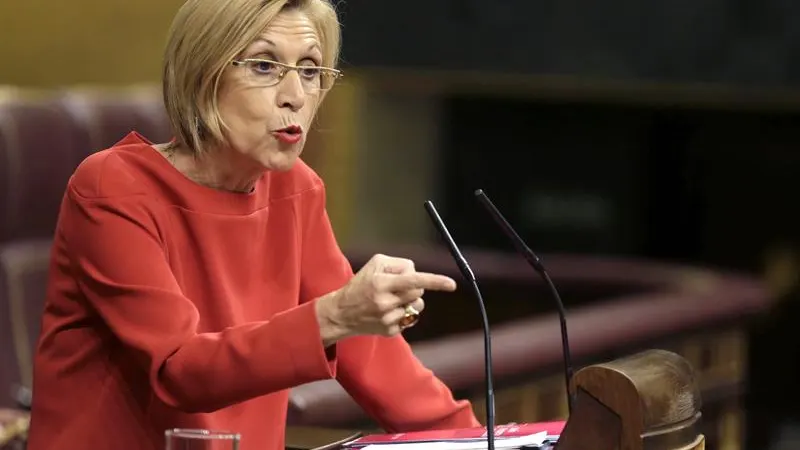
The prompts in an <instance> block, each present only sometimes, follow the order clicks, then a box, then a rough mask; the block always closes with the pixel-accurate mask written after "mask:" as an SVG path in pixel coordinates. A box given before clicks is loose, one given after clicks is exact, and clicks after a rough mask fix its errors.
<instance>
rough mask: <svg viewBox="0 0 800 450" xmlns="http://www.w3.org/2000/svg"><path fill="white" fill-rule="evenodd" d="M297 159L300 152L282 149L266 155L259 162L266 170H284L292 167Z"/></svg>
mask: <svg viewBox="0 0 800 450" xmlns="http://www.w3.org/2000/svg"><path fill="white" fill-rule="evenodd" d="M298 159H300V152H291V151H283V152H278V153H273V154H271V155H269V156H267V157H266V158H264V160H262V162H261V163H262V165H263V166H264V168H265V169H267V170H273V171H276V172H286V171H289V170H291V169H292V167H294V165H295V163H296V162H297V160H298Z"/></svg>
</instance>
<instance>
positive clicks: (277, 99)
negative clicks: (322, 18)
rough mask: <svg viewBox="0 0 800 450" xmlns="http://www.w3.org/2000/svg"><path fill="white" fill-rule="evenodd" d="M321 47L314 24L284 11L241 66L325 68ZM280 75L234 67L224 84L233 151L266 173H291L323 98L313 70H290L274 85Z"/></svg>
mask: <svg viewBox="0 0 800 450" xmlns="http://www.w3.org/2000/svg"><path fill="white" fill-rule="evenodd" d="M320 46H321V44H320V41H319V36H318V35H317V32H316V30H315V28H314V26H313V23H312V22H311V20H310V19H309V18H308V17H307V16H306V15H305V14H304V13H303V12H301V11H298V10H285V11H283V12H281V13H280V14H279V15H278V16H277V17H276V18H275V19H274V20H273V21H272V23H271V24H270V25H269V27H268V28H267V29H266V30H265V31H264V32H263V33H262V34H261V36H260V37H259V38H258V39H257V40H256V41H255V42H253V43H252V44H251V45H250V46H249V47H248V48H247V49H246V50H245V51H244V52H243V53H242V54H241V55H240V56H239V57H238V61H245V60H247V59H251V60H252V59H256V60H270V61H276V62H278V63H283V64H288V65H291V66H301V67H302V66H321V65H322V53H321V49H320ZM280 71H281V67H280V66H277V65H274V64H270V63H266V62H253V61H250V62H248V63H245V64H240V65H237V66H233V65H232V66H231V67H230V68H229V69H227V70H226V71H225V72H224V74H223V76H222V80H221V83H220V92H219V97H218V102H219V111H220V115H221V117H222V120H223V121H224V122H225V123H226V124H227V125H228V128H229V129H228V130H227V135H226V137H227V139H228V142H229V143H230V145H231V147H232V148H231V149H229V150H231V151H233V153H234V155H235V157H236V158H237V159H244V160H249V161H250V162H251V163H254V164H252V165H253V166H254V168H255V167H256V166H257V167H258V168H260V169H261V170H263V169H268V170H279V171H283V170H289V169H291V167H292V166H293V165H294V163H295V161H296V160H297V158H298V157H299V156H300V153H301V152H302V150H303V146H304V145H305V142H306V137H307V136H308V130H309V127H310V126H311V121H312V120H313V118H314V114H315V112H316V110H317V107H318V106H319V102H320V100H321V98H322V93H321V92H320V91H319V86H320V84H319V83H320V82H319V75H318V74H317V75H315V71H314V70H305V71H303V70H300V71H297V70H290V71H288V72H286V73H285V75H284V76H283V77H282V78H280V79H278V80H277V84H273V83H275V82H276V81H275V80H276V78H277V75H276V74H279V73H280ZM242 157H244V158H242Z"/></svg>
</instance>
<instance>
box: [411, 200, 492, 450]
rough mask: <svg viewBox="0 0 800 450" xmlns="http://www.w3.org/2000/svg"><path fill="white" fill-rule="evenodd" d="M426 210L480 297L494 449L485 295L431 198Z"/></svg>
mask: <svg viewBox="0 0 800 450" xmlns="http://www.w3.org/2000/svg"><path fill="white" fill-rule="evenodd" d="M425 210H426V211H428V215H429V216H430V218H431V221H432V222H433V225H434V226H435V227H436V229H437V230H439V234H441V236H442V239H443V240H444V241H445V243H446V244H447V248H448V249H449V250H450V254H451V255H453V259H454V260H455V261H456V264H457V265H458V270H459V271H460V272H461V275H463V276H464V278H466V279H467V281H469V283H470V285H471V286H472V290H473V292H474V293H475V297H476V298H477V299H478V306H479V307H480V309H481V318H482V319H483V358H484V361H483V365H484V368H485V370H486V441H487V442H486V445H487V447H488V450H494V383H493V382H492V379H493V376H492V335H491V333H490V332H489V316H488V315H487V314H486V304H485V303H484V302H483V295H482V294H481V290H480V288H479V287H478V280H476V279H475V274H474V273H473V272H472V269H471V268H470V267H469V263H467V260H466V258H464V255H462V254H461V250H459V249H458V246H457V245H456V241H454V240H453V237H452V236H451V235H450V232H449V231H447V226H446V225H445V224H444V221H442V218H441V217H439V213H438V212H437V211H436V207H435V206H433V202H431V201H430V200H429V201H427V202H425Z"/></svg>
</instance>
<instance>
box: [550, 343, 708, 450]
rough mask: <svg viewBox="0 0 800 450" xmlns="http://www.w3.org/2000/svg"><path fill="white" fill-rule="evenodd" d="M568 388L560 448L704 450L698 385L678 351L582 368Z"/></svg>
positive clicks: (650, 353)
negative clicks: (570, 403) (571, 400)
mask: <svg viewBox="0 0 800 450" xmlns="http://www.w3.org/2000/svg"><path fill="white" fill-rule="evenodd" d="M571 391H572V393H573V394H574V395H575V404H574V407H573V411H572V414H571V415H570V418H569V420H568V421H567V425H566V426H565V428H564V432H563V433H562V435H561V438H560V439H559V444H558V449H559V450H575V449H587V448H592V449H596V450H677V449H684V448H702V445H703V442H704V439H703V438H702V435H701V434H700V432H699V429H698V425H699V420H700V417H701V413H700V407H701V400H700V389H699V387H698V385H697V380H696V378H695V374H694V370H693V369H692V366H691V365H690V364H689V362H688V361H686V359H684V358H683V357H681V356H680V355H678V354H676V353H672V352H668V351H665V350H648V351H645V352H642V353H638V354H636V355H633V356H629V357H626V358H622V359H618V360H615V361H612V362H608V363H603V364H597V365H593V366H589V367H586V368H584V369H581V370H580V371H578V373H576V374H575V376H574V377H573V380H572V386H571ZM698 446H699V447H698Z"/></svg>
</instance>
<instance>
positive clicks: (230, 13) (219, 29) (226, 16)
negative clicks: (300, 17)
mask: <svg viewBox="0 0 800 450" xmlns="http://www.w3.org/2000/svg"><path fill="white" fill-rule="evenodd" d="M288 8H292V9H298V10H300V11H302V12H304V13H305V14H306V15H307V16H308V17H309V19H311V21H312V22H313V24H314V27H315V28H316V31H317V33H318V34H319V38H320V45H321V47H322V49H321V50H322V65H323V66H326V67H336V66H337V64H338V59H339V46H340V41H341V29H340V25H339V21H338V18H337V15H336V10H335V9H334V7H333V5H332V4H331V3H330V0H225V1H219V0H187V1H186V3H184V4H183V6H181V8H180V10H178V13H177V15H176V16H175V19H174V20H173V22H172V27H171V28H170V31H169V38H168V40H167V47H166V51H165V54H164V64H163V74H162V76H163V95H164V104H165V106H166V109H167V115H168V116H169V120H170V122H171V124H172V129H173V133H174V135H175V140H176V142H175V144H176V145H180V146H185V147H187V148H189V149H191V150H192V152H193V153H194V154H200V153H202V152H203V151H205V149H206V147H205V145H204V144H205V143H207V142H208V141H211V142H214V143H218V144H224V143H225V137H224V134H223V128H224V127H225V124H224V123H223V121H222V118H221V117H220V114H219V109H218V104H217V95H218V92H219V84H220V79H221V77H222V73H223V72H224V71H225V69H226V68H228V67H229V66H230V65H231V61H233V60H234V59H236V58H237V57H238V56H239V55H240V54H241V53H242V52H243V51H244V50H245V49H246V48H247V47H248V46H249V45H250V44H251V43H253V41H255V40H256V39H257V38H258V36H259V35H261V33H263V32H264V30H265V29H266V28H267V27H268V26H269V24H270V22H272V20H273V19H274V18H275V17H276V16H277V15H278V14H279V13H280V12H281V11H283V10H284V9H288Z"/></svg>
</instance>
